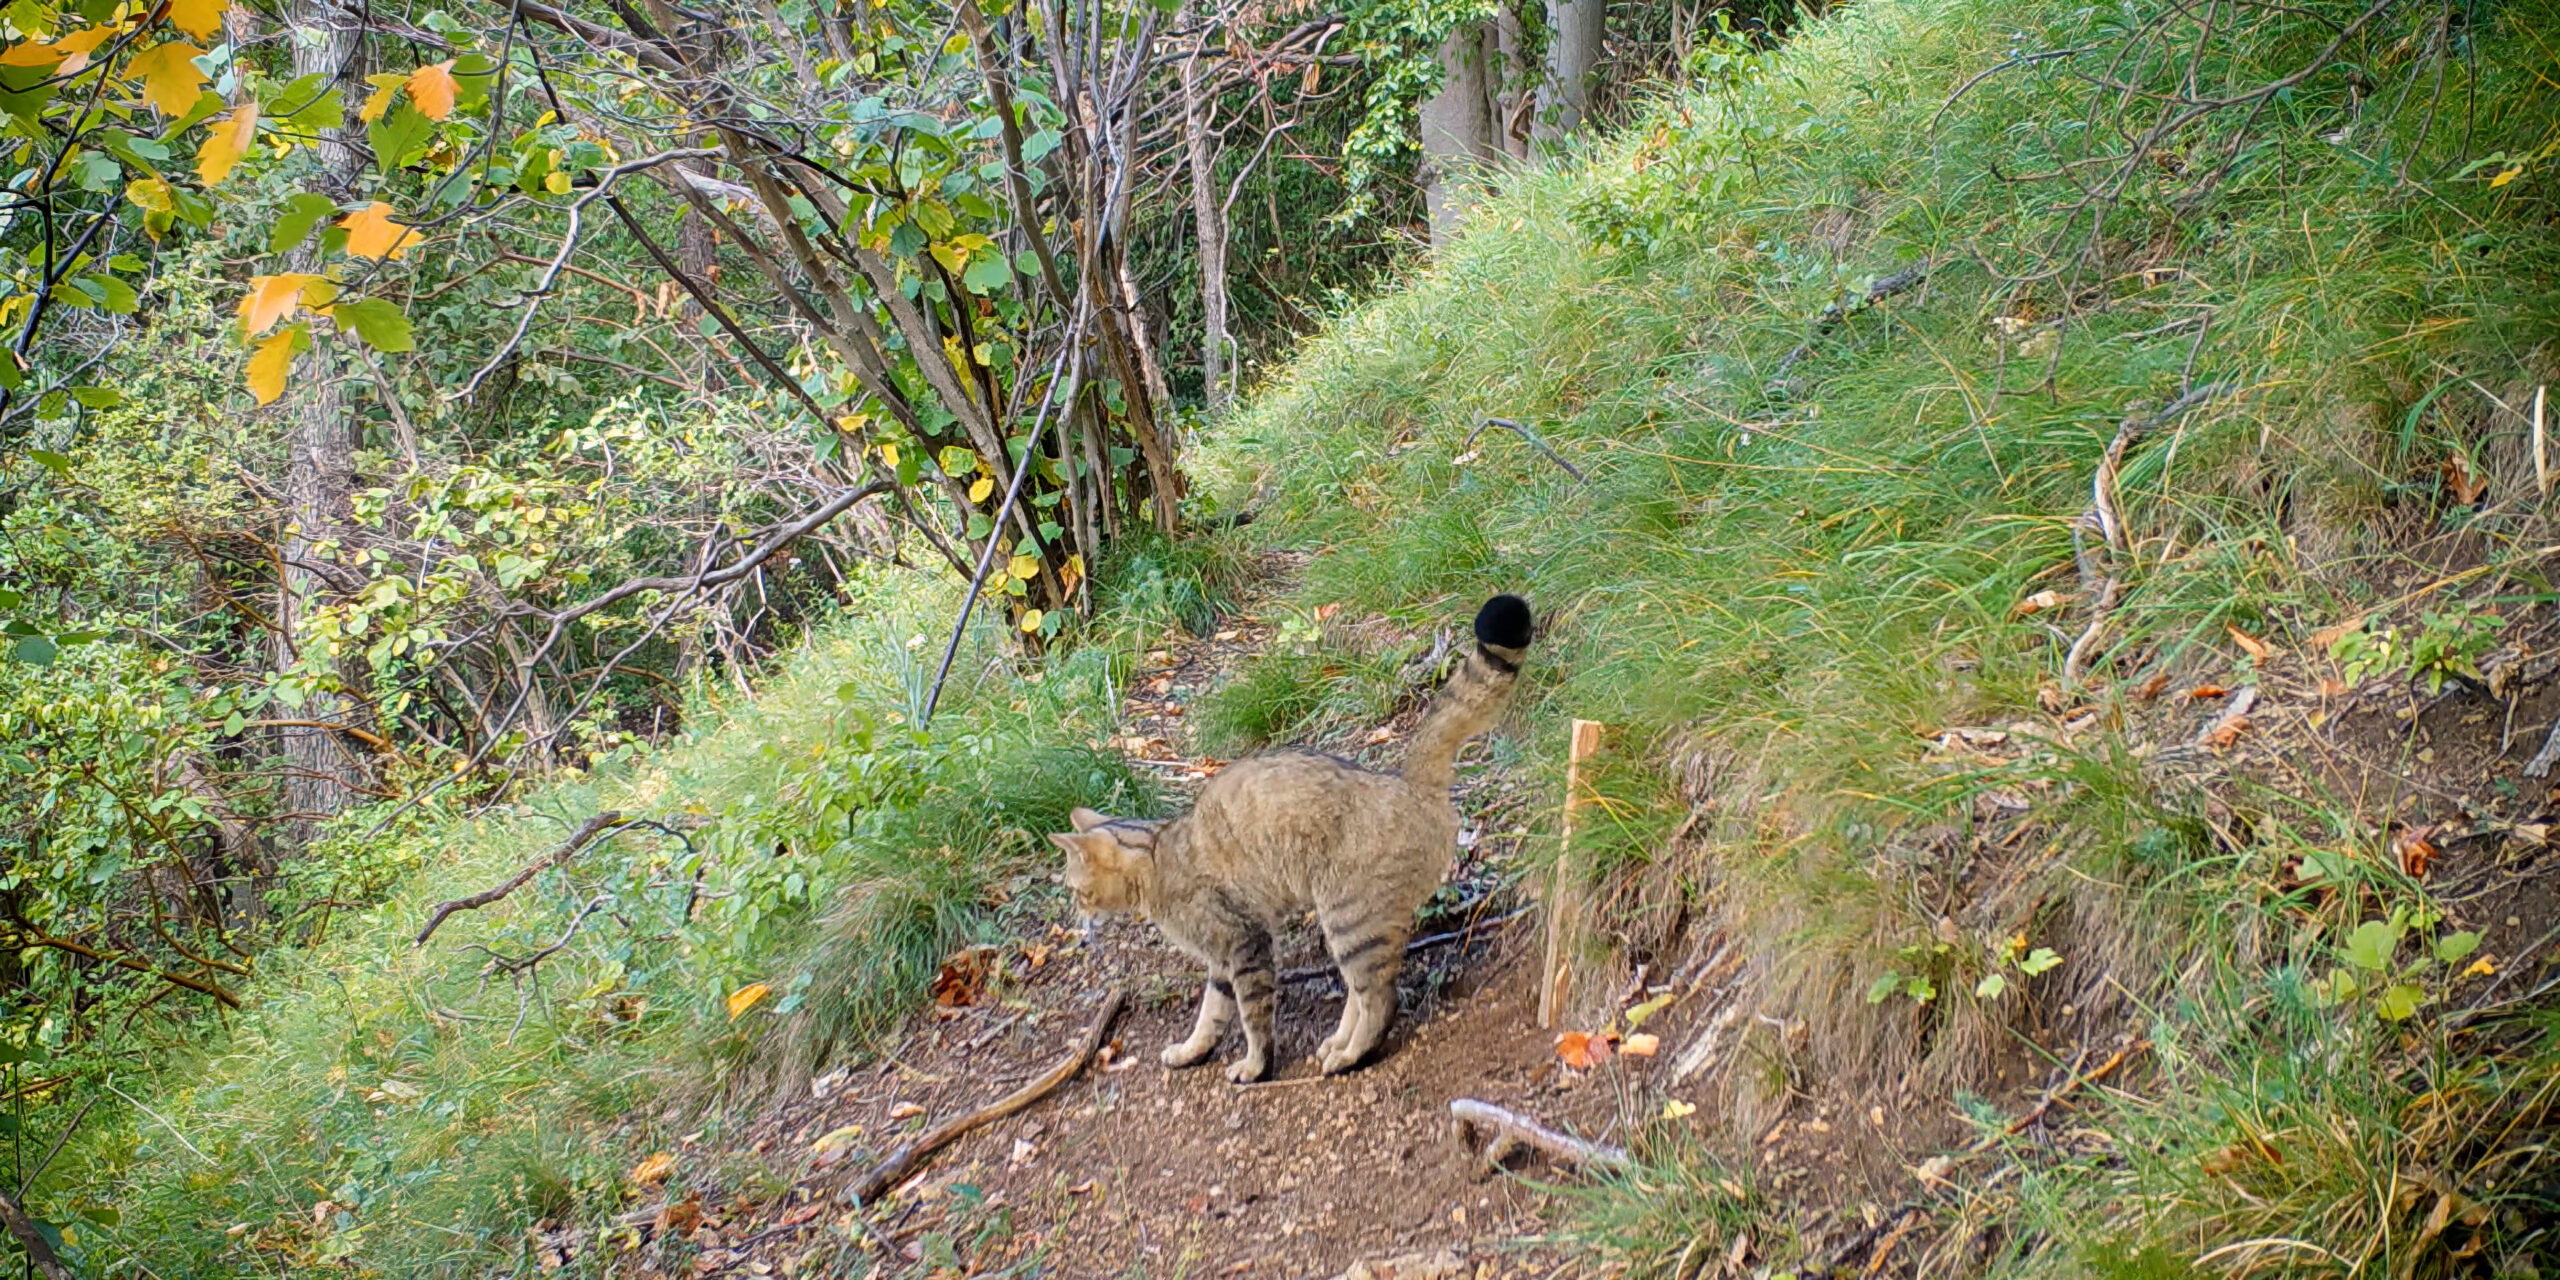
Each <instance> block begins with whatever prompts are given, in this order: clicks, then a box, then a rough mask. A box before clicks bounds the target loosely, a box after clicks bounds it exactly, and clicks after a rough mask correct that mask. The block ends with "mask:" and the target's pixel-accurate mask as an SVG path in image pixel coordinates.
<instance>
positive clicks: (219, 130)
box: [196, 99, 258, 187]
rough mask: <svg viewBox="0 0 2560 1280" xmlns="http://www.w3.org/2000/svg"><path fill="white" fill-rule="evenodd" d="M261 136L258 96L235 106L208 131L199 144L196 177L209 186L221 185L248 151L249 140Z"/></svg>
mask: <svg viewBox="0 0 2560 1280" xmlns="http://www.w3.org/2000/svg"><path fill="white" fill-rule="evenodd" d="M257 136H258V103H257V101H256V100H255V99H251V100H249V101H247V102H243V103H241V104H240V105H239V106H236V107H233V108H232V109H231V114H230V115H227V116H224V117H223V118H222V119H221V120H220V121H217V122H216V123H215V124H214V126H213V127H212V128H211V129H208V130H206V131H205V136H204V142H203V144H202V145H200V146H198V147H197V148H196V178H197V179H198V180H199V181H201V182H203V183H204V184H205V185H206V186H208V187H212V186H219V185H221V183H222V180H223V179H225V178H228V177H230V176H231V169H232V166H234V165H237V164H239V163H240V157H242V156H244V155H247V154H248V152H249V144H250V143H251V142H252V141H254V140H255V139H256V138H257Z"/></svg>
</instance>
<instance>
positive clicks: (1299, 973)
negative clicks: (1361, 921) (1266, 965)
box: [1280, 907, 1536, 982]
mask: <svg viewBox="0 0 2560 1280" xmlns="http://www.w3.org/2000/svg"><path fill="white" fill-rule="evenodd" d="M1535 909H1536V908H1534V907H1515V908H1513V909H1512V910H1511V911H1509V912H1506V913H1504V914H1502V915H1498V916H1495V917H1494V918H1492V919H1491V920H1479V921H1477V922H1476V923H1474V924H1471V925H1468V926H1467V927H1466V928H1464V929H1452V930H1450V931H1449V932H1447V933H1435V934H1433V935H1431V936H1430V937H1428V938H1416V939H1414V940H1413V941H1411V942H1408V943H1406V944H1404V953H1405V954H1406V955H1409V956H1410V955H1419V954H1421V953H1422V952H1425V951H1428V950H1430V949H1431V948H1433V947H1445V946H1447V945H1449V944H1450V943H1452V942H1456V941H1458V940H1460V939H1462V938H1467V937H1471V936H1473V935H1474V934H1475V933H1476V932H1477V931H1478V930H1482V929H1492V928H1497V927H1500V926H1502V925H1506V924H1509V923H1511V922H1512V921H1514V920H1517V919H1519V918H1520V917H1522V916H1525V915H1527V914H1529V913H1530V912H1531V911H1533V910H1535ZM1334 971H1335V970H1334V967H1333V966H1332V965H1329V964H1311V965H1305V966H1302V967H1300V968H1296V969H1283V970H1281V971H1280V981H1282V982H1308V981H1312V980H1314V979H1316V978H1321V977H1323V976H1325V975H1326V974H1328V973H1332V972H1334Z"/></svg>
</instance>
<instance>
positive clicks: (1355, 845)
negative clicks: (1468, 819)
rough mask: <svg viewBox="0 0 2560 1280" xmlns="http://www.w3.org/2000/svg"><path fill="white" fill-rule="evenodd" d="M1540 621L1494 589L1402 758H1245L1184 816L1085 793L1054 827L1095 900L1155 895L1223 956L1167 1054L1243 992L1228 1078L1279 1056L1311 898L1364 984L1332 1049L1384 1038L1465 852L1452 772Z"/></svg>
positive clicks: (1364, 1052) (1298, 754)
mask: <svg viewBox="0 0 2560 1280" xmlns="http://www.w3.org/2000/svg"><path fill="white" fill-rule="evenodd" d="M1530 630H1531V620H1530V616H1529V606H1528V604H1527V603H1525V602H1524V601H1522V600H1521V599H1520V598H1519V597H1517V596H1508V595H1501V596H1495V597H1494V598H1493V599H1491V600H1489V601H1487V602H1485V606H1484V608H1483V609H1481V610H1479V611H1478V612H1477V614H1476V622H1475V635H1476V647H1475V649H1474V650H1473V651H1472V652H1470V653H1469V654H1468V655H1467V657H1466V660H1465V662H1464V663H1463V664H1461V665H1460V667H1459V668H1458V671H1457V674H1456V675H1454V676H1452V677H1451V678H1450V681H1449V685H1448V687H1447V688H1446V689H1444V690H1442V691H1441V693H1440V696H1439V698H1438V699H1437V700H1435V701H1434V702H1433V703H1432V706H1431V709H1430V711H1429V712H1428V713H1427V714H1426V715H1425V716H1424V717H1423V720H1422V724H1421V725H1420V726H1419V727H1418V728H1416V729H1415V730H1414V733H1413V742H1412V745H1411V746H1410V747H1408V748H1407V750H1406V753H1405V761H1404V768H1403V770H1402V771H1401V772H1397V773H1380V772H1377V771H1374V770H1370V769H1364V768H1361V767H1360V766H1358V765H1356V764H1352V763H1351V762H1349V761H1347V760H1342V759H1338V758H1336V757H1333V756H1329V755H1322V754H1318V753H1316V752H1312V751H1298V750H1290V751H1275V752H1270V753H1268V754H1264V755H1258V756H1253V757H1249V758H1247V759H1243V760H1239V761H1237V762H1235V763H1234V764H1231V765H1229V766H1227V767H1226V768H1225V769H1224V770H1222V771H1220V772H1219V773H1218V775H1217V776H1216V777H1214V778H1212V779H1210V781H1209V785H1207V786H1206V787H1203V788H1201V791H1200V798H1199V801H1198V802H1197V803H1196V804H1194V805H1193V806H1192V809H1191V812H1190V813H1188V814H1185V815H1183V816H1182V817H1179V818H1173V819H1169V820H1164V821H1146V820H1141V819H1136V818H1112V817H1106V816H1104V815H1102V814H1099V813H1096V812H1094V811H1093V810H1091V809H1077V810H1076V811H1075V812H1074V814H1073V815H1072V816H1071V819H1070V821H1072V822H1073V823H1074V825H1075V830H1074V831H1071V832H1061V833H1057V834H1053V835H1051V836H1050V837H1049V838H1050V839H1051V840H1054V841H1056V842H1057V843H1058V846H1059V847H1060V848H1062V849H1064V850H1066V854H1067V867H1066V881H1067V888H1068V890H1069V891H1070V892H1071V893H1072V894H1073V895H1074V897H1075V901H1076V906H1077V907H1078V908H1079V909H1081V910H1084V911H1087V912H1122V911H1136V912H1139V913H1141V914H1143V915H1145V916H1147V917H1149V918H1152V919H1153V920H1154V921H1155V922H1156V927H1157V928H1159V929H1161V930H1163V931H1164V935H1165V937H1166V939H1167V940H1169V941H1171V942H1172V943H1173V944H1174V945H1175V946H1178V947H1180V948H1182V949H1183V950H1185V951H1188V952H1190V953H1191V954H1192V955H1194V956H1196V957H1198V958H1199V959H1200V960H1201V961H1202V962H1203V963H1205V964H1206V965H1207V966H1208V968H1209V985H1208V989H1207V990H1206V991H1204V992H1203V993H1202V994H1201V997H1200V1016H1199V1019H1198V1021H1197V1022H1195V1023H1194V1024H1193V1026H1192V1029H1191V1036H1190V1038H1189V1039H1186V1040H1182V1041H1180V1042H1178V1043H1175V1044H1172V1045H1168V1046H1166V1047H1165V1050H1164V1055H1163V1056H1164V1063H1165V1065H1166V1066H1169V1067H1188V1066H1192V1065H1195V1064H1197V1063H1199V1062H1201V1061H1202V1060H1204V1059H1206V1058H1207V1057H1208V1056H1209V1054H1210V1052H1211V1051H1212V1050H1214V1049H1216V1048H1217V1046H1218V1039H1219V1037H1220V1036H1222V1035H1224V1034H1225V1032H1226V1029H1227V1024H1228V1022H1229V1021H1231V1020H1232V1019H1233V1018H1234V1017H1235V1014H1236V1012H1237V1009H1238V1006H1241V1007H1242V1009H1243V1013H1244V1038H1245V1051H1244V1056H1243V1057H1242V1058H1239V1059H1237V1060H1236V1061H1235V1062H1233V1063H1231V1064H1229V1065H1228V1067H1227V1078H1228V1079H1230V1080H1233V1081H1235V1082H1236V1083H1238V1084H1244V1083H1248V1082H1251V1081H1254V1080H1259V1079H1261V1078H1262V1077H1263V1075H1264V1074H1265V1073H1266V1072H1268V1071H1269V1070H1270V1067H1271V1015H1272V1007H1273V1004H1274V997H1275V995H1276V994H1277V989H1278V977H1277V975H1276V974H1275V973H1274V971H1273V969H1272V960H1271V933H1272V929H1273V928H1274V926H1275V925H1277V924H1278V923H1279V922H1281V921H1283V920H1286V919H1287V918H1289V917H1291V916H1293V915H1295V914H1297V913H1299V912H1302V911H1305V910H1307V909H1309V908H1313V909H1314V911H1315V913H1316V921H1317V923H1318V924H1319V925H1320V926H1321V927H1322V928H1323V930H1324V940H1325V947H1326V949H1327V950H1329V951H1331V952H1332V953H1333V960H1334V963H1335V964H1336V965H1338V966H1340V967H1341V970H1342V981H1343V985H1344V986H1345V987H1346V988H1348V989H1349V996H1348V998H1347V999H1346V1000H1345V1001H1344V1002H1343V1006H1342V1022H1341V1024H1340V1025H1339V1026H1337V1027H1335V1028H1334V1032H1333V1034H1332V1035H1330V1036H1328V1037H1326V1038H1325V1041H1324V1044H1323V1045H1322V1046H1321V1047H1319V1049H1318V1050H1317V1058H1318V1061H1319V1062H1320V1063H1321V1064H1322V1065H1323V1067H1324V1070H1325V1073H1326V1074H1328V1075H1330V1074H1333V1073H1335V1072H1339V1071H1347V1070H1349V1069H1350V1068H1352V1067H1354V1066H1357V1065H1359V1063H1360V1062H1361V1061H1362V1060H1363V1059H1365V1058H1366V1057H1367V1056H1368V1055H1369V1053H1370V1051H1371V1050H1373V1049H1375V1048H1377V1046H1378V1042H1379V1041H1380V1040H1381V1039H1384V1038H1385V1036H1386V1033H1387V1024H1388V1023H1389V1022H1390V1021H1392V1020H1393V1019H1394V1017H1395V1011H1396V972H1397V970H1399V969H1400V968H1402V967H1403V964H1404V946H1405V939H1406V937H1407V936H1409V935H1410V934H1411V933H1412V931H1413V915H1414V911H1415V910H1416V909H1417V908H1419V907H1420V906H1421V905H1422V902H1423V899H1425V898H1428V897H1429V896H1431V891H1432V890H1433V889H1434V888H1436V887H1438V886H1439V884H1440V882H1441V879H1442V878H1443V877H1444V876H1446V875H1447V874H1448V872H1449V863H1450V861H1451V859H1452V858H1453V857H1454V856H1455V855H1456V852H1457V842H1458V813H1457V809H1456V808H1455V807H1454V806H1452V805H1451V804H1450V803H1449V781H1450V775H1451V772H1452V770H1453V768H1454V763H1455V759H1456V757H1457V753H1458V747H1459V745H1460V744H1462V743H1464V742H1465V741H1466V740H1467V739H1469V738H1471V737H1474V736H1475V735H1476V734H1478V733H1481V732H1483V731H1484V730H1485V729H1486V728H1487V727H1489V726H1490V725H1491V724H1492V723H1493V721H1494V718H1495V717H1496V716H1498V715H1500V714H1501V712H1502V708H1503V705H1504V704H1505V703H1507V702H1509V701H1510V699H1511V687H1512V684H1513V683H1514V681H1515V680H1517V678H1518V676H1519V673H1520V662H1521V659H1522V658H1523V657H1524V656H1526V654H1527V652H1528V647H1529V637H1530Z"/></svg>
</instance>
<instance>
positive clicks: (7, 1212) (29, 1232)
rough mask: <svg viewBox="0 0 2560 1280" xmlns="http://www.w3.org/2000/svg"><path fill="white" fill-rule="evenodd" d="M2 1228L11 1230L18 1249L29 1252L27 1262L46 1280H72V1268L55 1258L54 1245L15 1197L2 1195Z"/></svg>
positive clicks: (0, 1223) (0, 1213)
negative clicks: (41, 1273) (42, 1274)
mask: <svg viewBox="0 0 2560 1280" xmlns="http://www.w3.org/2000/svg"><path fill="white" fill-rule="evenodd" d="M0 1226H5V1227H7V1228H8V1229H9V1234H10V1235H11V1236H13V1237H15V1238H16V1239H17V1241H18V1247H20V1248H22V1249H25V1250H26V1251H27V1261H28V1262H29V1263H31V1264H33V1265H34V1267H35V1269H36V1270H38V1271H40V1272H43V1273H44V1277H45V1280H71V1268H69V1267H66V1266H64V1265H62V1259H60V1258H58V1257H56V1256H54V1252H53V1245H52V1244H51V1243H50V1242H49V1241H47V1240H46V1239H45V1238H44V1231H43V1230H42V1229H41V1228H39V1227H37V1226H36V1223H35V1219H33V1218H30V1217H28V1216H27V1211H26V1210H25V1209H24V1208H22V1207H20V1206H19V1204H18V1202H17V1200H16V1199H15V1198H14V1197H11V1196H8V1195H0Z"/></svg>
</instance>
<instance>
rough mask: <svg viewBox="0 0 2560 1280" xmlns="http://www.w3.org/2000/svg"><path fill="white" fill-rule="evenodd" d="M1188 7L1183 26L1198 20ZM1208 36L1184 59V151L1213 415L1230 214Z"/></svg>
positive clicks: (1219, 402)
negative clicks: (1223, 192)
mask: <svg viewBox="0 0 2560 1280" xmlns="http://www.w3.org/2000/svg"><path fill="white" fill-rule="evenodd" d="M1196 14H1197V10H1196V7H1195V6H1192V5H1189V4H1185V5H1184V6H1183V12H1182V24H1183V25H1184V26H1189V25H1191V23H1192V22H1193V20H1194V19H1195V17H1196ZM1208 39H1209V37H1208V34H1207V32H1206V31H1203V32H1202V34H1201V35H1200V36H1199V38H1198V43H1196V44H1194V45H1193V47H1192V50H1191V56H1189V57H1187V58H1184V59H1183V60H1182V150H1183V158H1184V160H1185V161H1186V162H1187V163H1188V164H1189V166H1190V169H1191V223H1192V229H1193V231H1194V233H1195V234H1196V235H1197V236H1198V239H1199V243H1200V317H1201V320H1200V323H1201V330H1202V332H1201V337H1200V381H1201V384H1202V386H1203V388H1204V389H1205V393H1206V400H1207V403H1208V406H1209V409H1210V411H1211V412H1213V413H1214V412H1216V411H1217V410H1219V409H1222V408H1224V407H1226V403H1227V211H1226V205H1225V202H1224V201H1222V200H1220V199H1219V197H1218V138H1217V136H1216V135H1214V134H1212V133H1211V132H1210V131H1209V122H1210V121H1209V118H1210V115H1211V111H1212V108H1213V107H1214V105H1215V104H1213V103H1210V102H1208V101H1206V100H1205V94H1204V93H1203V91H1202V89H1201V87H1200V52H1201V48H1202V47H1203V46H1205V45H1206V44H1207V43H1208Z"/></svg>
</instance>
